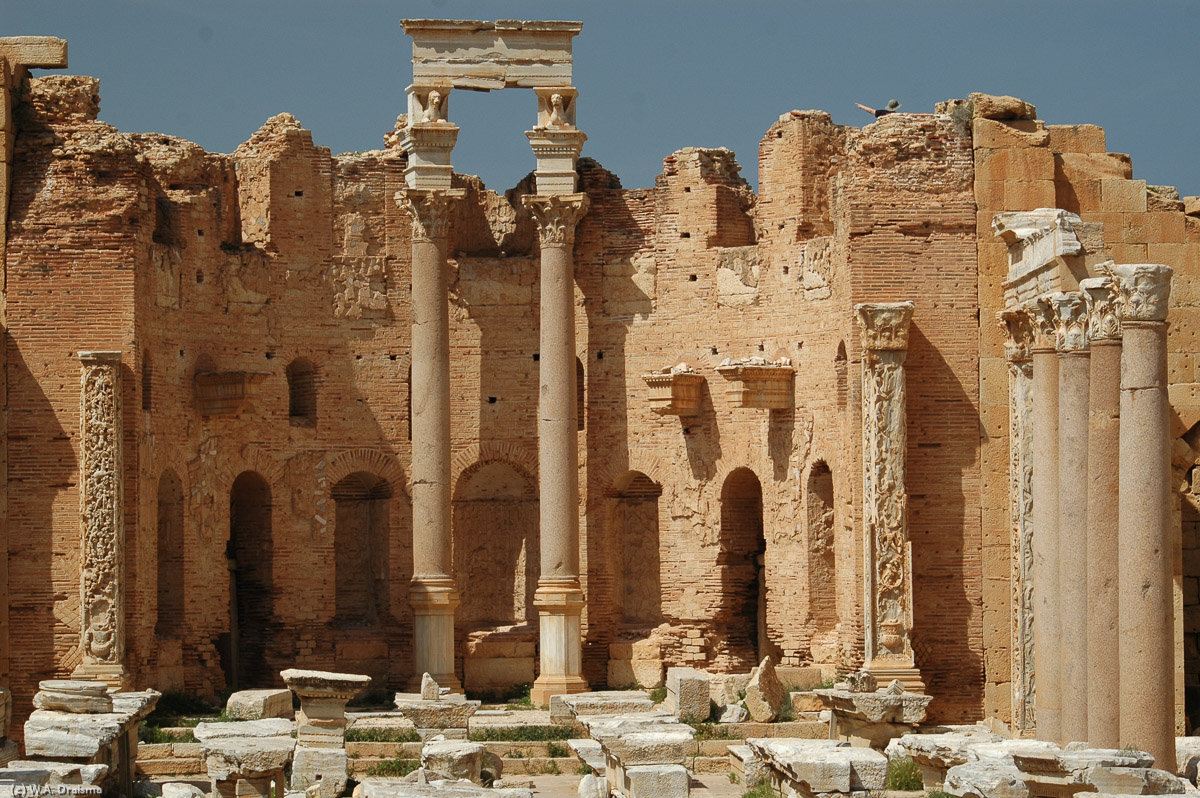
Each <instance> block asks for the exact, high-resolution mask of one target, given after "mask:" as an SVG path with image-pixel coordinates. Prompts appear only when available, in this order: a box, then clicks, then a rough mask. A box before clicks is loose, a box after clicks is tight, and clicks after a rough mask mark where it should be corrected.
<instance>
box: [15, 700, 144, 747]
mask: <svg viewBox="0 0 1200 798" xmlns="http://www.w3.org/2000/svg"><path fill="white" fill-rule="evenodd" d="M121 730H122V716H120V715H117V714H114V713H109V714H104V715H77V714H73V713H69V712H55V711H50V710H44V709H38V710H34V711H33V713H31V714H30V716H29V720H27V721H25V755H26V756H36V757H42V758H45V759H92V758H93V757H95V756H96V755H97V754H99V753H100V751H101V750H103V749H104V748H107V747H108V746H109V745H112V743H113V741H114V740H116V739H117V736H118V735H119V734H120V733H121Z"/></svg>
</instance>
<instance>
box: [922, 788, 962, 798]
mask: <svg viewBox="0 0 1200 798" xmlns="http://www.w3.org/2000/svg"><path fill="white" fill-rule="evenodd" d="M925 798H958V796H956V795H954V794H953V793H948V792H944V791H943V790H930V791H929V793H928V794H927V795H926V796H925Z"/></svg>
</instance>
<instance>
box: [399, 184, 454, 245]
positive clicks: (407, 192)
mask: <svg viewBox="0 0 1200 798" xmlns="http://www.w3.org/2000/svg"><path fill="white" fill-rule="evenodd" d="M466 194H467V192H466V190H465V189H461V188H454V189H416V188H406V189H401V190H400V191H397V192H396V202H397V203H398V204H399V205H400V207H401V208H402V209H403V210H404V212H405V213H407V214H408V215H409V217H410V218H411V219H412V237H413V241H433V240H434V239H443V238H446V236H447V235H449V233H450V221H451V219H452V218H453V216H454V203H455V202H456V201H458V200H460V199H462V198H463V197H465V196H466Z"/></svg>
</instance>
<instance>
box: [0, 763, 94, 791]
mask: <svg viewBox="0 0 1200 798" xmlns="http://www.w3.org/2000/svg"><path fill="white" fill-rule="evenodd" d="M41 770H45V771H48V772H49V773H50V780H49V781H48V782H46V783H47V784H87V785H91V786H93V787H95V786H99V785H100V784H101V783H102V782H103V781H104V778H105V776H107V775H108V765H81V764H79V763H77V762H40V761H39V762H32V761H30V760H21V759H18V760H14V761H13V762H10V763H8V766H7V767H6V768H4V769H2V770H0V780H7V779H8V778H9V776H8V773H9V772H10V771H41Z"/></svg>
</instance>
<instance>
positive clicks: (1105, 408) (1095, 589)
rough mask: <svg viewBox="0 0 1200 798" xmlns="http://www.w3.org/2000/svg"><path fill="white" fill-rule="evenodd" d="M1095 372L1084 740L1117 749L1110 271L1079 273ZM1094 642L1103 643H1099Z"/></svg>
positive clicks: (1114, 328) (1115, 412) (1116, 322)
mask: <svg viewBox="0 0 1200 798" xmlns="http://www.w3.org/2000/svg"><path fill="white" fill-rule="evenodd" d="M1079 287H1080V288H1082V289H1083V295H1084V299H1085V300H1087V305H1088V338H1089V339H1090V340H1091V347H1092V358H1091V360H1092V373H1091V380H1090V389H1089V394H1088V497H1087V501H1088V518H1087V607H1088V628H1087V633H1088V641H1089V643H1088V675H1087V684H1088V693H1087V700H1088V743H1089V744H1090V745H1092V746H1093V747H1096V748H1119V747H1120V746H1121V745H1122V743H1121V734H1120V730H1121V729H1120V714H1119V711H1118V709H1119V705H1120V693H1121V690H1120V668H1119V667H1118V663H1119V662H1120V659H1119V656H1120V655H1119V651H1120V638H1119V635H1118V633H1117V628H1118V627H1117V616H1118V610H1117V574H1118V572H1119V570H1120V569H1119V567H1118V556H1119V555H1118V551H1117V530H1118V528H1119V527H1118V523H1117V519H1118V514H1119V512H1120V504H1119V501H1118V496H1119V490H1118V479H1117V474H1118V471H1119V469H1120V455H1119V447H1120V437H1121V321H1120V318H1119V316H1118V312H1117V306H1116V297H1115V296H1114V294H1113V291H1112V279H1111V278H1109V277H1091V278H1088V279H1086V280H1082V281H1080V283H1079ZM1097 643H1102V644H1101V645H1097Z"/></svg>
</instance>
